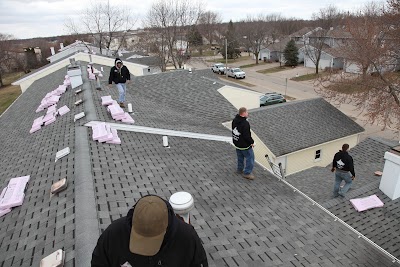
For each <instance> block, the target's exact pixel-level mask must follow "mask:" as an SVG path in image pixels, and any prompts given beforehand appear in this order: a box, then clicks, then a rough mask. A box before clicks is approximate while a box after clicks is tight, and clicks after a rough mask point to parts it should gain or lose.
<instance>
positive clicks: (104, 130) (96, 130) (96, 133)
mask: <svg viewBox="0 0 400 267" xmlns="http://www.w3.org/2000/svg"><path fill="white" fill-rule="evenodd" d="M92 131H93V140H95V141H99V142H100V143H103V142H106V143H110V144H121V139H119V138H118V135H117V130H115V129H111V126H110V125H109V124H107V123H104V122H101V123H98V124H96V125H94V126H92Z"/></svg>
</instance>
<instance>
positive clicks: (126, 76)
mask: <svg viewBox="0 0 400 267" xmlns="http://www.w3.org/2000/svg"><path fill="white" fill-rule="evenodd" d="M114 63H115V65H114V67H112V68H111V70H110V77H109V78H108V84H109V85H108V86H110V85H111V84H112V83H113V82H114V83H115V85H116V86H117V89H118V92H119V98H118V103H119V106H120V107H121V108H124V107H125V105H124V102H125V94H126V84H128V83H129V81H130V80H131V74H130V73H129V70H128V68H127V67H126V66H124V65H123V63H122V60H121V59H119V58H116V59H115V62H114Z"/></svg>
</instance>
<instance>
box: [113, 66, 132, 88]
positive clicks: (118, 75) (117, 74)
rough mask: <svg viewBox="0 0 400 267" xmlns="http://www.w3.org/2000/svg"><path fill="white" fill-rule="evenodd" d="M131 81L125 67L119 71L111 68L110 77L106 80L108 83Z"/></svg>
mask: <svg viewBox="0 0 400 267" xmlns="http://www.w3.org/2000/svg"><path fill="white" fill-rule="evenodd" d="M130 79H131V74H130V73H129V70H128V68H127V67H125V66H124V65H122V67H121V69H120V70H118V68H117V67H116V66H114V67H112V68H111V70H110V77H109V78H108V83H109V84H112V83H113V82H114V83H116V84H117V83H126V80H130Z"/></svg>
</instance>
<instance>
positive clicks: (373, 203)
mask: <svg viewBox="0 0 400 267" xmlns="http://www.w3.org/2000/svg"><path fill="white" fill-rule="evenodd" d="M350 202H351V204H352V205H353V207H354V208H355V209H356V211H358V212H361V211H364V210H369V209H373V208H380V207H383V205H384V204H383V202H382V201H381V200H380V199H379V197H377V196H376V195H372V196H369V197H364V198H355V199H350Z"/></svg>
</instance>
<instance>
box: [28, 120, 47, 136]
mask: <svg viewBox="0 0 400 267" xmlns="http://www.w3.org/2000/svg"><path fill="white" fill-rule="evenodd" d="M43 118H44V116H40V117H39V118H37V119H35V120H34V121H33V124H32V128H31V130H30V131H29V133H34V132H36V131H38V130H40V128H42V125H43Z"/></svg>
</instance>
